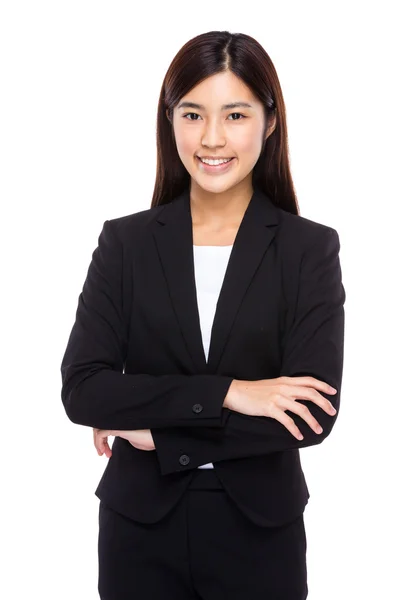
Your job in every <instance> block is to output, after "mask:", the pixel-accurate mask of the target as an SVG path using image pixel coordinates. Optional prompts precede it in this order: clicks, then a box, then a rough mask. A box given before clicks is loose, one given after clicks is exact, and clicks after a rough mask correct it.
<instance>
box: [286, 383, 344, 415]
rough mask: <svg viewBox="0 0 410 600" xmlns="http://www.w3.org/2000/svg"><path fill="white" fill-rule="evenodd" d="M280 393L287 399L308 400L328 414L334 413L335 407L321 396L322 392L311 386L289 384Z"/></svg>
mask: <svg viewBox="0 0 410 600" xmlns="http://www.w3.org/2000/svg"><path fill="white" fill-rule="evenodd" d="M282 394H283V395H284V396H286V397H287V398H288V399H289V400H295V399H297V398H298V399H300V400H310V401H311V402H314V403H315V404H317V405H318V406H319V407H320V408H322V409H323V410H324V411H325V412H327V413H328V414H329V415H331V416H333V415H334V414H335V411H336V409H335V408H334V406H333V404H332V403H331V402H330V400H328V399H327V398H325V397H324V396H322V394H320V393H319V392H318V391H317V390H315V389H313V388H310V387H303V386H300V387H299V386H291V385H289V386H287V387H286V389H285V391H284V392H283V393H282Z"/></svg>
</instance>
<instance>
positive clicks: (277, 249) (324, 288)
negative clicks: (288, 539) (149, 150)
mask: <svg viewBox="0 0 410 600" xmlns="http://www.w3.org/2000/svg"><path fill="white" fill-rule="evenodd" d="M189 198H190V197H189V190H188V189H187V190H186V191H185V192H184V193H182V194H181V195H180V196H178V197H176V198H175V199H174V200H173V202H171V203H169V204H166V205H162V206H158V207H154V208H150V209H147V210H143V211H140V212H137V213H134V214H131V215H127V216H123V217H120V218H116V219H111V220H106V221H105V222H104V225H103V228H102V231H101V233H100V235H99V238H98V247H97V248H96V249H95V250H94V252H93V254H92V260H91V263H90V266H89V268H88V273H87V276H86V280H85V283H84V286H83V289H82V292H81V294H80V296H79V300H78V308H77V311H76V318H75V322H74V325H73V328H72V330H71V333H70V336H69V339H68V344H67V348H66V350H65V353H64V357H63V360H62V364H61V374H62V392H61V397H62V401H63V404H64V407H65V410H66V413H67V415H68V417H69V418H70V420H71V421H72V422H74V423H78V424H80V425H85V426H88V427H97V428H103V429H117V430H131V429H151V432H152V436H153V439H154V442H155V446H156V450H154V451H144V450H139V449H136V448H134V447H133V446H132V445H131V444H130V443H129V442H128V441H126V440H124V439H122V438H119V437H115V439H114V442H113V445H112V457H111V458H110V459H109V460H108V463H107V466H106V469H105V471H104V473H103V475H102V478H101V480H100V482H99V484H98V487H97V489H96V491H95V493H96V495H97V497H98V498H100V499H102V500H103V501H104V502H106V503H107V504H108V505H109V506H111V507H112V508H113V509H115V510H117V511H119V512H121V513H123V514H124V515H126V516H129V517H130V518H132V519H136V520H138V521H141V522H144V523H153V522H155V521H158V520H159V519H161V518H162V517H163V516H164V515H166V514H167V513H168V512H169V511H170V510H171V508H172V507H173V506H174V505H175V504H176V502H177V501H178V499H179V498H180V497H181V495H182V494H183V493H184V490H185V489H186V488H187V486H188V483H189V481H190V479H191V478H192V476H193V475H194V473H195V472H196V468H197V467H198V466H199V465H203V464H205V463H208V462H213V463H214V466H215V470H216V474H217V476H218V477H219V478H220V480H221V482H222V484H223V486H224V488H225V490H226V492H227V493H228V494H229V496H230V497H231V498H232V499H233V500H234V502H235V503H236V504H237V506H238V507H239V508H240V510H242V511H243V512H244V514H245V515H246V516H248V517H249V518H250V519H251V520H252V521H253V522H255V523H257V524H259V525H263V526H275V525H280V524H283V523H285V522H287V521H289V520H291V519H293V518H295V517H296V516H298V515H299V514H300V513H302V512H303V511H304V507H305V505H306V503H307V502H308V498H309V496H310V494H309V491H308V488H307V485H306V481H305V477H304V474H303V470H302V467H301V463H300V455H299V449H300V448H303V447H306V446H312V445H314V444H320V443H321V442H322V441H323V440H324V439H325V438H326V437H327V436H328V435H329V433H330V432H331V430H332V428H333V426H334V423H335V421H336V418H337V416H338V414H339V411H338V412H337V413H336V416H334V417H332V416H330V415H328V414H327V413H326V412H324V411H323V410H322V409H321V408H320V407H318V406H317V405H316V404H314V403H313V402H310V401H308V400H302V399H301V400H299V399H298V400H297V401H298V402H301V403H302V404H305V406H307V407H308V409H309V410H310V412H311V413H312V414H313V415H314V416H315V417H316V419H317V420H318V421H319V423H320V424H321V425H322V427H323V433H322V434H321V435H318V434H317V433H315V432H314V431H313V430H312V429H311V428H310V426H309V425H308V424H307V423H306V421H304V419H302V418H301V417H300V416H299V415H296V414H295V413H293V412H290V411H287V413H288V414H289V415H290V416H291V417H292V418H293V419H294V420H295V422H296V424H297V425H298V427H299V429H300V430H301V431H302V433H303V435H304V439H303V440H302V441H299V440H297V439H296V438H295V437H294V436H293V435H292V434H291V433H290V432H289V431H288V430H287V429H286V428H285V426H284V425H282V424H281V423H280V422H279V421H277V420H275V419H273V418H270V417H266V416H248V415H243V414H242V413H239V412H236V411H233V410H230V409H228V408H225V407H222V404H223V401H224V398H225V396H226V394H227V392H228V389H229V387H230V385H231V382H232V380H233V379H246V380H259V379H270V378H274V377H279V376H282V375H283V376H301V375H311V376H313V377H316V378H318V379H320V380H323V381H326V382H327V383H329V384H330V385H332V386H333V387H335V388H336V389H337V390H338V392H337V394H335V395H330V394H329V395H327V394H326V393H322V394H323V395H324V396H325V397H327V398H328V399H329V400H330V401H331V402H332V404H333V405H334V406H335V407H336V409H339V405H340V394H341V383H342V369H343V344H344V301H345V290H344V287H343V284H342V279H341V267H340V262H339V249H340V245H339V236H338V233H337V231H336V230H335V229H333V228H331V227H329V226H326V225H323V224H320V223H317V222H314V221H311V220H309V219H306V218H304V217H301V216H298V215H293V214H290V213H288V212H286V211H284V210H282V209H280V208H278V207H276V206H274V205H273V203H272V202H271V201H270V199H269V198H268V197H267V196H266V195H265V194H264V193H263V192H262V191H261V190H260V188H257V187H256V188H255V187H254V193H253V195H252V198H251V201H250V203H249V205H248V208H247V210H246V212H245V214H244V217H243V220H242V222H241V225H240V227H239V230H238V232H237V236H236V238H235V242H234V245H233V248H232V253H231V256H230V260H229V263H228V266H227V271H226V275H225V279H224V281H223V286H222V289H221V292H220V296H219V300H218V304H217V307H216V313H215V319H214V323H213V327H212V336H211V343H210V349H209V357H208V362H207V361H206V358H205V354H204V349H203V345H202V337H201V330H200V322H199V315H198V308H197V298H196V287H195V279H194V262H193V232H192V217H191V212H190V200H189Z"/></svg>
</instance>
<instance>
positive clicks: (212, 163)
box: [198, 157, 231, 165]
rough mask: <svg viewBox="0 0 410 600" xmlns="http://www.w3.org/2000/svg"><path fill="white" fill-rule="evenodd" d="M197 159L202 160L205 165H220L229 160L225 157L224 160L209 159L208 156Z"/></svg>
mask: <svg viewBox="0 0 410 600" xmlns="http://www.w3.org/2000/svg"><path fill="white" fill-rule="evenodd" d="M198 158H199V157H198ZM199 160H200V161H202V162H203V163H205V164H207V165H221V164H222V163H227V162H229V161H230V160H231V159H230V158H225V159H224V160H210V159H208V158H200V159H199Z"/></svg>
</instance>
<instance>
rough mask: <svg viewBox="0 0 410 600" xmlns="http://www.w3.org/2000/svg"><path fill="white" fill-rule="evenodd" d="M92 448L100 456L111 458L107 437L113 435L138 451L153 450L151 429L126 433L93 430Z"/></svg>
mask: <svg viewBox="0 0 410 600" xmlns="http://www.w3.org/2000/svg"><path fill="white" fill-rule="evenodd" d="M93 435H94V446H95V447H96V449H97V452H98V454H99V455H100V456H102V455H103V454H105V455H106V456H107V458H111V456H112V450H111V448H110V446H109V445H108V436H110V435H113V436H117V437H122V438H123V439H124V440H128V441H129V443H130V444H131V445H132V446H134V448H137V449H138V450H155V444H154V440H153V438H152V434H151V429H133V430H127V431H121V430H117V429H115V430H112V429H96V428H95V427H94V428H93Z"/></svg>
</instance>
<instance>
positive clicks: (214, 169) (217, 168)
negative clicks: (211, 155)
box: [195, 156, 236, 174]
mask: <svg viewBox="0 0 410 600" xmlns="http://www.w3.org/2000/svg"><path fill="white" fill-rule="evenodd" d="M195 158H196V160H197V162H198V165H199V168H200V169H201V170H202V171H204V173H210V174H212V173H215V174H216V173H224V172H225V171H228V169H230V168H231V167H232V165H233V163H234V162H235V160H236V158H235V157H234V156H233V157H232V160H230V161H229V162H227V163H222V164H220V165H206V164H205V163H203V162H202V161H201V160H200V158H199V156H196V157H195ZM204 158H207V157H205V156H204ZM214 160H216V159H214Z"/></svg>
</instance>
